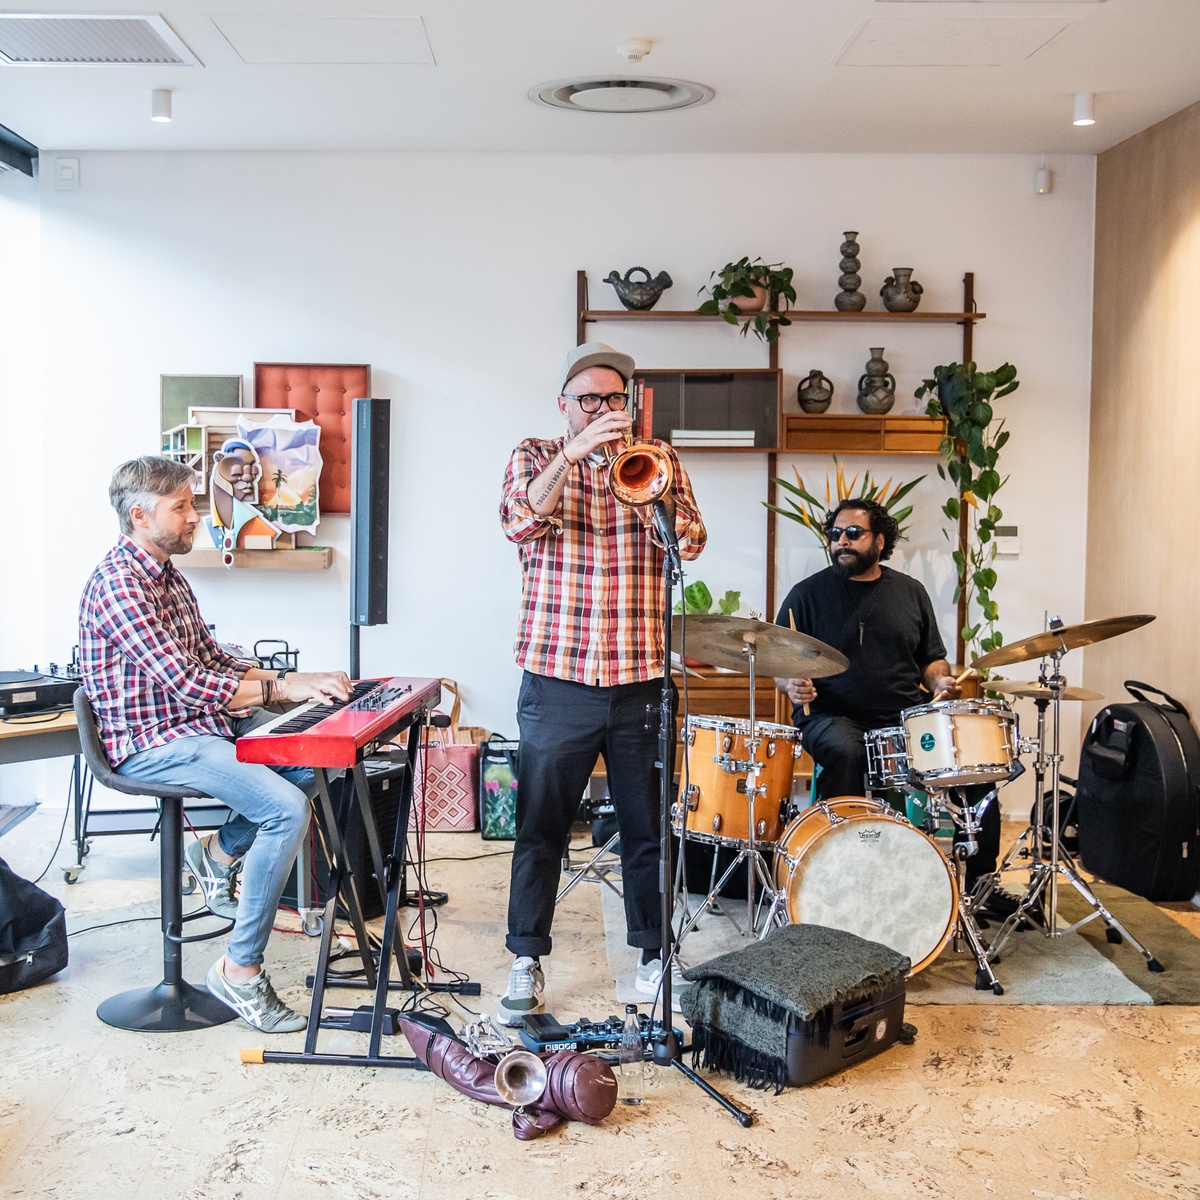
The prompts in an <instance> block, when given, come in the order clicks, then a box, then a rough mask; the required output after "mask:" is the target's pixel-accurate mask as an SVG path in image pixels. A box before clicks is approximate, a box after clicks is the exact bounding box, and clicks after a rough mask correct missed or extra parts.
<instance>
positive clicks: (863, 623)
mask: <svg viewBox="0 0 1200 1200" xmlns="http://www.w3.org/2000/svg"><path fill="white" fill-rule="evenodd" d="M838 578H839V579H841V583H842V588H843V589H844V590H845V593H846V600H847V602H848V603H849V604H850V606H851V607H852V608H854V610H855V611H854V616H855V617H857V618H858V644H859V645H860V646H861V645H862V644H863V636H864V634H865V633H866V632H867V622H868V621H869V620H870V619H871V614H872V613H873V612H874V611H875V605H877V604H878V603H879V586H878V585H879V584H881V583H882V582H883V576H882V575H880V576H879V578H878V579H873V580H870V581H869V582H871V583H874V584H875V585H876V586H875V587H874V588H873V589H872V591H873V592H874V595H873V596H872V597H871V607H870V608H868V609H867V611H866V612H865V613H864V612H863V611H862V601H861V600H860V601H859V603H858V605H857V607H855V605H854V595H853V593H852V592H851V590H850V585H849V583H848V582H847V581H846V580H845V579H842V577H841V576H840V575H839V576H838ZM864 582H868V581H864Z"/></svg>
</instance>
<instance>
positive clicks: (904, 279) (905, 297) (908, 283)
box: [879, 267, 925, 312]
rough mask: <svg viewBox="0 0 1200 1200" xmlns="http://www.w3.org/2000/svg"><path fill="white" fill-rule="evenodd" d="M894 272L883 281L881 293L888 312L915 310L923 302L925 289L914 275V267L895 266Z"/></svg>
mask: <svg viewBox="0 0 1200 1200" xmlns="http://www.w3.org/2000/svg"><path fill="white" fill-rule="evenodd" d="M892 271H893V274H891V275H889V276H888V277H887V278H886V279H885V280H884V281H883V287H881V288H880V289H879V294H880V295H881V296H882V297H883V307H884V308H886V309H887V310H888V312H913V311H914V310H915V309H916V307H917V305H918V304H920V303H921V293H922V292H924V291H925V289H924V288H923V287H922V286H921V285H920V284H919V283H918V282H917V281H916V280H915V279H913V277H912V273H913V269H912V267H893V268H892Z"/></svg>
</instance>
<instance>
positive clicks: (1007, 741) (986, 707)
mask: <svg viewBox="0 0 1200 1200" xmlns="http://www.w3.org/2000/svg"><path fill="white" fill-rule="evenodd" d="M900 717H901V720H903V722H904V739H905V742H906V745H907V752H908V763H909V766H910V768H911V769H912V771H913V773H914V774H915V775H916V776H917V777H918V778H919V779H920V780H921V782H922V783H923V784H924V785H925V786H926V787H927V788H945V787H966V786H968V785H969V784H975V783H999V782H1001V781H1002V780H1007V779H1008V778H1009V777H1010V776H1011V775H1012V772H1013V764H1014V763H1015V762H1016V759H1017V754H1018V750H1017V718H1016V714H1014V713H1013V711H1012V709H1011V708H1009V707H1008V705H1007V704H1003V703H997V702H995V701H989V700H936V701H934V702H933V703H932V704H920V705H918V706H917V707H916V708H906V709H905V710H904V711H903V712H902V713H901V714H900Z"/></svg>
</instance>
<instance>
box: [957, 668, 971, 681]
mask: <svg viewBox="0 0 1200 1200" xmlns="http://www.w3.org/2000/svg"><path fill="white" fill-rule="evenodd" d="M974 675H975V668H974V667H968V668H967V669H966V670H965V671H964V672H963V673H962V674H961V675H958V676H956V677H955V680H954V682H955V683H962V681H963V680H964V679H971V678H973V677H974Z"/></svg>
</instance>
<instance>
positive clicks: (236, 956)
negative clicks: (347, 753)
mask: <svg viewBox="0 0 1200 1200" xmlns="http://www.w3.org/2000/svg"><path fill="white" fill-rule="evenodd" d="M264 719H269V714H268V717H267V718H264V717H263V715H262V713H261V710H256V711H255V712H254V713H253V714H252V715H251V716H249V717H244V718H241V719H239V720H237V721H235V722H234V736H235V737H237V736H239V735H240V734H242V733H245V732H247V730H249V729H252V728H254V726H255V725H257V724H260V723H261V722H262V721H263V720H264ZM117 772H118V774H120V775H126V776H128V777H129V778H130V779H137V780H139V781H141V782H144V783H171V784H176V785H181V786H183V787H193V788H196V789H197V791H203V792H206V793H207V794H208V795H210V796H212V797H214V798H215V799H217V800H220V801H221V803H222V804H227V805H228V806H229V807H230V808H231V809H233V811H234V812H235V813H237V816H236V817H234V818H233V820H231V821H229V822H228V823H227V824H225V825H224V826H223V827H222V828H221V830H220V834H219V836H218V842H219V844H220V846H221V849H222V850H224V851H225V853H226V854H228V855H230V856H233V857H239V856H241V855H242V854H245V856H246V860H245V863H244V864H243V867H242V890H241V896H240V898H239V900H238V911H237V921H236V922H235V924H234V927H233V933H232V934H231V935H230V938H229V948H228V950H227V951H226V957H227V958H228V959H229V960H230V961H231V962H233V963H235V964H237V965H238V966H240V967H253V966H258V965H260V964H261V963H262V961H263V951H264V950H265V949H266V946H267V939H268V938H269V937H270V936H271V925H272V924H273V922H274V920H275V912H276V910H277V909H278V908H279V897H280V896H281V895H282V894H283V887H284V884H285V883H286V882H287V877H288V872H289V871H290V870H291V867H292V861H293V860H294V859H295V857H296V853H297V852H298V851H299V849H300V846H301V844H302V843H303V841H304V836H305V834H306V833H307V831H308V801H309V798H310V797H312V796H313V795H315V794H316V782H315V779H314V777H313V773H312V771H310V770H308V769H307V768H306V767H265V766H262V765H261V764H258V763H242V762H238V761H237V757H236V753H235V750H234V744H233V742H232V741H230V740H229V739H227V738H221V737H215V736H212V735H210V734H202V735H200V736H198V737H184V738H177V739H176V740H175V741H173V742H168V743H167V744H166V745H165V746H155V747H153V748H152V749H150V750H142V751H140V752H139V753H137V754H134V755H132V756H131V757H129V758H127V759H126V760H125V761H124V762H123V763H122V764H121V765H120V766H119V767H118V768H117Z"/></svg>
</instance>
